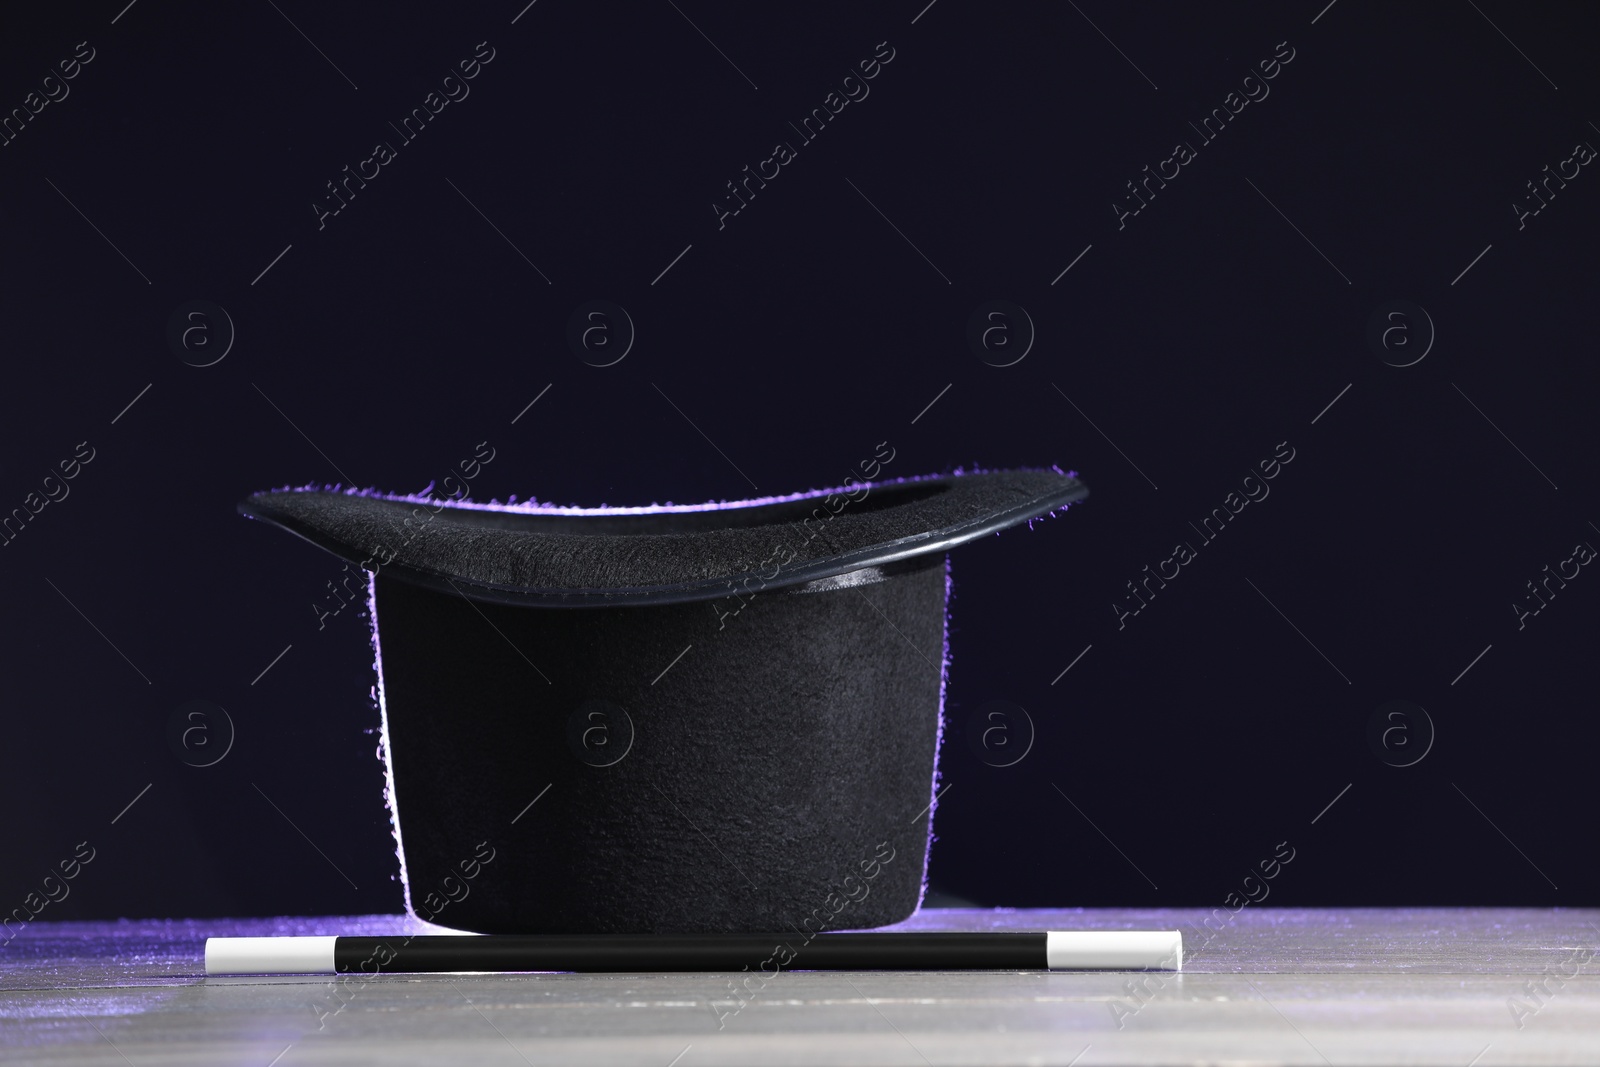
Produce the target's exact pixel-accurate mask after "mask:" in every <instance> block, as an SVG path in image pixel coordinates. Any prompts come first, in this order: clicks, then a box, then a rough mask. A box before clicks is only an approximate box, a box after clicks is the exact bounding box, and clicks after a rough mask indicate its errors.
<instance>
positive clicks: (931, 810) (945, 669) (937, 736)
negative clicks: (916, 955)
mask: <svg viewBox="0 0 1600 1067" xmlns="http://www.w3.org/2000/svg"><path fill="white" fill-rule="evenodd" d="M954 596H955V583H954V582H953V581H952V580H951V578H950V555H949V553H946V554H945V557H944V638H943V651H942V653H941V655H940V656H939V722H938V726H937V727H936V728H935V731H934V736H933V795H932V799H930V800H929V801H928V843H927V845H926V847H924V848H923V850H922V886H921V888H919V889H918V890H917V907H916V911H913V912H912V913H911V914H912V915H915V914H916V913H917V912H919V911H921V910H922V902H923V901H924V900H926V899H927V897H928V860H929V859H930V858H931V857H932V855H933V819H934V816H935V815H936V814H938V811H939V754H940V753H941V752H942V751H944V694H945V689H946V687H947V686H948V685H949V682H950V602H951V600H952V599H953V598H954Z"/></svg>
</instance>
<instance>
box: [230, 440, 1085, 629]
mask: <svg viewBox="0 0 1600 1067" xmlns="http://www.w3.org/2000/svg"><path fill="white" fill-rule="evenodd" d="M1088 493H1089V490H1088V487H1087V486H1085V485H1084V484H1083V483H1082V482H1080V481H1079V480H1078V479H1077V477H1076V476H1075V475H1074V474H1071V473H1063V472H1061V471H1059V470H1056V469H1047V470H1006V471H979V472H974V473H958V474H953V475H946V476H929V477H922V478H901V479H895V480H893V481H879V482H860V483H853V484H851V485H849V486H845V487H839V488H834V489H818V490H812V491H809V492H804V493H795V494H792V495H789V496H783V497H766V498H761V499H754V500H738V501H719V502H713V503H706V504H690V505H674V504H665V505H651V506H649V507H635V508H626V507H622V508H618V507H601V508H573V507H552V506H549V505H541V504H533V503H528V504H499V503H488V504H483V503H475V502H471V501H465V500H446V499H440V498H436V497H426V496H393V495H384V494H379V493H375V492H372V491H360V490H336V489H282V490H273V491H270V492H263V493H256V494H254V495H252V496H250V497H249V498H247V499H246V500H244V501H243V502H241V503H240V504H239V511H240V513H241V514H243V515H246V516H248V517H250V518H253V519H259V520H261V521H263V522H269V523H272V524H273V525H275V526H280V527H282V528H283V529H285V530H288V531H289V532H290V533H293V534H296V535H298V536H299V537H302V538H304V539H305V540H307V541H310V542H311V543H312V544H314V545H317V546H318V547H320V548H323V549H326V550H327V551H329V552H331V553H333V554H334V555H336V556H339V557H340V558H342V559H345V560H347V561H349V562H352V563H356V564H358V565H360V566H362V567H363V568H365V569H367V570H370V571H381V572H382V573H383V574H386V575H390V576H392V577H395V578H399V579H401V580H403V581H407V582H411V583H413V584H416V585H420V586H423V587H425V588H429V589H434V590H438V591H441V592H448V593H459V594H461V595H464V596H469V597H471V598H474V599H479V600H485V601H491V602H494V603H502V604H512V605H519V604H520V605H531V604H538V605H541V606H551V607H558V606H568V607H585V606H602V605H605V606H625V605H642V604H670V603H682V602H686V601H696V600H711V599H715V598H717V597H722V596H726V595H728V593H729V592H730V590H746V591H757V590H768V589H782V588H791V587H797V586H805V585H807V584H809V583H813V582H820V581H825V580H827V579H830V578H836V577H838V576H839V575H844V574H849V573H852V572H856V571H862V570H865V569H870V568H892V567H894V566H896V565H900V564H904V563H905V562H906V561H915V560H916V559H917V557H923V556H931V555H934V554H937V553H943V552H945V551H946V550H948V549H951V548H954V547H956V546H958V545H962V544H966V543H967V542H969V541H973V540H976V539H977V538H980V537H983V536H985V535H986V534H990V533H996V532H998V531H1000V530H1004V529H1006V528H1008V527H1012V526H1016V525H1019V524H1021V523H1024V522H1027V521H1028V520H1030V519H1035V518H1039V517H1040V516H1044V515H1048V514H1050V513H1052V512H1055V511H1058V510H1061V509H1063V508H1065V507H1066V506H1067V505H1069V504H1072V503H1075V502H1077V501H1080V500H1082V499H1084V498H1085V497H1086V496H1088ZM913 565H914V564H913Z"/></svg>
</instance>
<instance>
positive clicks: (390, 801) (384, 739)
mask: <svg viewBox="0 0 1600 1067" xmlns="http://www.w3.org/2000/svg"><path fill="white" fill-rule="evenodd" d="M367 618H368V619H369V620H370V621H371V623H372V669H373V670H374V671H376V672H377V673H378V681H377V684H376V685H374V686H373V687H372V693H373V696H374V697H376V699H377V704H378V750H379V752H381V753H382V756H383V805H384V807H386V808H388V809H389V828H390V830H391V832H392V833H393V834H394V854H395V858H396V859H398V860H399V861H400V892H401V894H402V896H403V897H404V899H405V903H406V914H407V915H409V916H411V918H413V919H416V921H417V922H423V921H424V920H422V919H421V918H419V917H418V916H417V912H416V909H415V908H413V907H412V906H411V876H410V874H409V873H408V872H407V871H406V846H405V842H403V841H401V840H400V805H399V802H398V800H396V798H395V792H394V753H393V751H392V750H391V749H390V747H389V705H388V702H387V701H386V700H385V699H384V695H383V645H382V643H381V642H380V641H379V639H378V576H377V574H376V573H374V572H372V571H368V572H367Z"/></svg>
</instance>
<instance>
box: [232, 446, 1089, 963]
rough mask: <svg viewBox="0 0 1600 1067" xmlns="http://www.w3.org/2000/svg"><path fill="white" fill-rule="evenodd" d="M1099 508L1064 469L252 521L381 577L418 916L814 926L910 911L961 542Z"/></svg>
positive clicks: (413, 506) (449, 920) (307, 495)
mask: <svg viewBox="0 0 1600 1067" xmlns="http://www.w3.org/2000/svg"><path fill="white" fill-rule="evenodd" d="M1087 494H1088V490H1087V488H1086V487H1085V486H1084V485H1083V484H1082V483H1081V482H1079V481H1078V480H1077V479H1076V477H1075V476H1074V475H1072V474H1069V473H1063V472H1061V471H1059V470H1056V469H1051V470H1010V471H982V472H975V473H967V474H963V473H959V472H958V473H956V474H954V475H950V476H945V477H926V478H911V479H900V480H896V481H886V482H857V483H851V484H850V485H847V486H846V487H843V488H839V489H833V490H819V491H814V492H807V493H796V494H793V495H791V496H785V497H769V498H764V499H760V500H744V501H735V502H720V503H712V504H699V505H679V506H674V505H670V504H668V505H664V506H651V507H638V508H612V507H606V508H562V507H550V506H546V505H535V504H495V503H491V504H479V503H471V502H467V501H464V500H455V501H447V500H438V499H433V498H429V497H416V496H413V497H395V496H383V495H379V494H375V493H371V492H358V491H353V490H347V491H338V490H315V489H302V490H280V491H275V492H269V493H257V494H255V495H254V496H251V497H250V498H249V499H247V500H245V501H244V502H243V503H241V504H240V505H239V510H240V511H241V512H242V513H244V514H245V515H248V516H250V517H252V518H257V519H262V520H265V521H267V522H271V523H274V524H275V525H278V526H281V527H283V528H284V529H287V530H289V531H291V532H292V533H295V534H298V535H299V536H301V537H303V538H305V539H307V540H309V541H311V542H312V543H313V544H316V545H319V546H321V547H322V548H325V549H327V550H329V551H330V552H333V553H334V554H336V555H338V556H340V557H342V558H344V559H346V560H349V561H351V562H354V563H358V564H359V565H360V566H361V567H363V568H364V569H366V570H368V571H370V572H372V575H373V578H372V582H371V588H370V592H369V606H370V608H371V612H372V625H373V647H374V650H375V651H376V652H377V666H378V674H379V677H378V694H379V706H380V710H381V713H382V720H383V753H384V757H385V760H386V763H387V772H388V802H389V807H390V811H391V814H392V818H393V821H394V830H395V838H396V842H397V844H398V845H399V853H400V862H401V872H402V875H403V880H404V881H405V883H406V890H407V903H408V907H410V909H411V910H412V911H413V913H415V914H416V915H418V916H419V917H421V918H423V919H429V920H434V921H437V922H440V923H441V924H444V925H448V926H453V927H458V928H461V929H468V930H477V931H484V932H524V933H540V932H545V933H587V932H635V933H638V932H667V931H682V932H711V931H725V932H734V931H771V930H776V929H787V928H794V929H797V930H802V931H811V932H814V931H815V930H817V929H820V928H823V927H834V928H842V927H864V926H876V925H883V924H887V923H892V922H897V921H899V920H900V919H903V918H905V917H907V916H908V915H910V914H911V913H912V912H914V911H915V910H916V908H917V906H918V904H919V903H920V900H921V894H922V889H923V882H924V875H925V869H926V858H927V846H928V841H929V833H930V828H931V823H932V809H933V802H934V800H935V797H936V793H935V792H934V789H935V785H936V778H937V752H938V743H939V737H940V733H941V728H942V707H943V697H944V678H945V666H946V656H945V632H946V627H945V604H946V595H947V581H948V579H947V574H946V567H945V566H944V562H945V561H944V553H945V551H946V550H947V549H949V548H952V547H954V546H956V545H960V544H964V543H966V542H968V541H972V540H974V539H976V538H978V537H981V536H983V535H985V534H988V533H994V532H997V531H999V530H1002V529H1005V528H1006V527H1010V526H1015V525H1017V524H1019V523H1022V522H1027V521H1029V520H1032V519H1035V518H1038V517H1040V516H1044V515H1048V514H1050V513H1052V512H1055V511H1057V510H1061V509H1064V508H1065V507H1066V506H1067V505H1068V504H1071V503H1073V502H1075V501H1078V500H1081V499H1083V498H1084V497H1085V496H1086V495H1087ZM380 620H381V622H380Z"/></svg>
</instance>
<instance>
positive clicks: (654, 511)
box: [276, 464, 1078, 515]
mask: <svg viewBox="0 0 1600 1067" xmlns="http://www.w3.org/2000/svg"><path fill="white" fill-rule="evenodd" d="M1015 470H1024V471H1042V470H1051V471H1054V472H1055V473H1057V474H1060V475H1063V476H1065V477H1068V478H1076V477H1077V476H1078V472H1077V471H1063V470H1062V469H1061V468H1060V467H1058V466H1056V465H1055V464H1051V465H1050V466H1049V467H1007V468H988V467H974V468H973V469H971V470H970V471H969V470H967V469H966V468H964V467H956V468H955V469H954V470H952V471H951V472H950V473H949V474H918V475H911V476H909V477H904V478H890V479H886V480H882V481H876V482H868V481H862V482H858V483H857V484H856V487H855V488H853V489H852V488H847V487H845V486H834V487H832V488H828V489H807V490H804V491H803V492H798V493H787V494H784V495H782V496H761V497H751V498H749V499H746V500H708V501H706V502H704V503H701V504H674V503H673V502H672V501H670V500H669V501H667V502H666V503H665V504H646V505H643V506H639V507H611V506H609V505H606V504H601V505H600V506H599V507H593V508H590V507H580V506H577V505H558V504H540V503H538V501H537V498H535V497H530V498H529V499H527V500H525V501H523V502H522V503H520V504H518V503H510V502H508V503H504V504H502V503H500V502H499V501H498V500H490V501H488V502H487V503H485V502H481V501H473V500H467V499H465V498H463V499H461V500H454V499H451V498H449V497H445V498H443V499H441V498H439V497H435V496H427V495H424V494H422V493H384V492H379V491H378V490H377V489H354V488H340V486H339V485H337V484H333V485H326V484H324V485H320V486H319V485H316V484H314V483H309V484H306V485H301V486H290V485H286V486H283V487H281V488H280V489H278V490H276V492H284V493H315V492H325V493H343V494H344V495H345V496H359V497H370V498H372V499H375V500H388V501H392V502H394V503H400V504H442V505H444V506H446V507H452V508H462V509H466V510H468V511H504V512H512V513H516V514H541V515H670V514H679V513H685V512H698V511H730V510H736V509H739V508H753V507H762V506H765V505H768V504H787V503H790V502H792V501H796V500H811V499H815V498H816V497H822V496H829V495H831V494H835V493H838V494H844V493H853V492H856V491H858V490H859V489H861V488H863V487H865V488H868V489H878V488H883V487H885V486H891V485H911V484H916V483H918V482H929V481H938V480H940V479H943V478H949V477H956V478H959V477H963V476H965V475H968V474H1003V473H1007V472H1008V471H1015ZM432 484H433V483H431V482H430V483H429V488H431V487H432ZM424 492H426V491H424ZM515 499H516V498H515V497H513V498H512V500H513V501H514V500H515Z"/></svg>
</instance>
